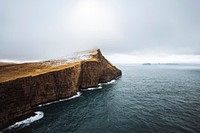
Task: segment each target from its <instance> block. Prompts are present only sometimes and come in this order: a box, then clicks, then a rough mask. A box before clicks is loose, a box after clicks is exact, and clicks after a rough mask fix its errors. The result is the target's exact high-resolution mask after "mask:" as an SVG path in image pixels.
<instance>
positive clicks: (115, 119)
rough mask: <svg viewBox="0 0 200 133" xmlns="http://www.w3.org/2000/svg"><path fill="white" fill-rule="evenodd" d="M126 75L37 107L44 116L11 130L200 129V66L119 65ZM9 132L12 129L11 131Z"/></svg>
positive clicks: (164, 132)
mask: <svg viewBox="0 0 200 133" xmlns="http://www.w3.org/2000/svg"><path fill="white" fill-rule="evenodd" d="M119 68H120V69H121V70H122V72H123V76H122V78H120V79H118V80H117V81H116V82H114V83H113V84H109V85H104V86H102V89H97V90H91V91H85V92H82V95H81V96H80V97H78V98H75V99H72V100H69V101H63V102H59V103H56V104H51V105H48V106H43V107H38V108H35V110H40V111H42V112H44V118H43V119H41V120H39V121H36V122H34V123H32V124H31V125H30V126H27V127H24V128H18V129H12V130H11V131H12V132H32V133H44V132H48V133H66V132H73V133H83V132H87V133H90V132H91V133H96V132H98V133H101V132H103V133H123V132H124V133H125V132H132V133H134V132H135V133H138V132H140V133H141V132H145V133H146V132H152V133H156V132H159V133H169V132H176V133H197V132H200V115H199V114H200V100H199V98H200V66H183V65H151V66H139V65H135V66H119ZM8 132H9V131H8Z"/></svg>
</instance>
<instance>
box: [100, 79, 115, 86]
mask: <svg viewBox="0 0 200 133" xmlns="http://www.w3.org/2000/svg"><path fill="white" fill-rule="evenodd" d="M115 82H116V80H115V79H113V80H111V81H109V82H107V83H99V84H98V85H100V86H101V85H109V84H113V83H115Z"/></svg>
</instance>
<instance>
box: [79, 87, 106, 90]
mask: <svg viewBox="0 0 200 133" xmlns="http://www.w3.org/2000/svg"><path fill="white" fill-rule="evenodd" d="M98 89H102V86H99V87H91V88H87V89H81V91H91V90H98Z"/></svg>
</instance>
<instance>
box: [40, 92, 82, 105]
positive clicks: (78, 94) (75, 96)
mask: <svg viewBox="0 0 200 133" xmlns="http://www.w3.org/2000/svg"><path fill="white" fill-rule="evenodd" d="M81 94H82V93H81V92H77V93H76V95H74V96H72V97H69V98H65V99H60V100H58V101H53V102H49V103H45V104H40V105H38V107H42V106H46V105H50V104H54V103H58V102H62V101H67V100H71V99H74V98H77V97H80V95H81Z"/></svg>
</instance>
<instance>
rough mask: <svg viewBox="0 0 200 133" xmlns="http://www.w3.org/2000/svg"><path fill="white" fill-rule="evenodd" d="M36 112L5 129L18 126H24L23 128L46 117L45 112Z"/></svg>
mask: <svg viewBox="0 0 200 133" xmlns="http://www.w3.org/2000/svg"><path fill="white" fill-rule="evenodd" d="M35 114H36V115H35V116H31V117H29V118H27V119H25V120H22V121H19V122H16V123H15V124H14V125H11V126H9V127H8V128H6V129H5V130H10V129H12V128H18V127H22V128H23V127H26V126H29V125H30V124H31V123H33V122H35V121H37V120H40V119H42V118H43V117H44V113H43V112H41V111H37V112H35ZM5 130H3V131H5Z"/></svg>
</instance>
